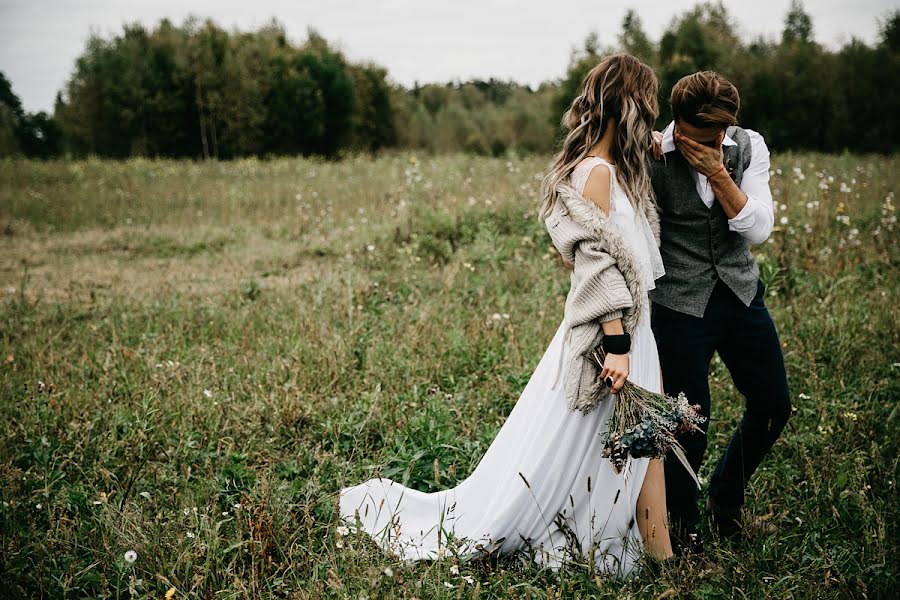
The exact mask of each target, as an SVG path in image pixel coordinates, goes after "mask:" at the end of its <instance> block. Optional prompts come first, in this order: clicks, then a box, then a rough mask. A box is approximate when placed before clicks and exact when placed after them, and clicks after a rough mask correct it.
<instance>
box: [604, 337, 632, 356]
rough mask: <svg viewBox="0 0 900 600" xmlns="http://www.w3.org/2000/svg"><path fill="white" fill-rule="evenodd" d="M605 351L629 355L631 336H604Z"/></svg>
mask: <svg viewBox="0 0 900 600" xmlns="http://www.w3.org/2000/svg"><path fill="white" fill-rule="evenodd" d="M603 349H604V350H606V352H607V353H609V354H628V351H629V350H631V336H630V335H628V334H627V333H622V334H619V335H604V336H603Z"/></svg>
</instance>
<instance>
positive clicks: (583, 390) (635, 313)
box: [544, 182, 660, 414]
mask: <svg viewBox="0 0 900 600" xmlns="http://www.w3.org/2000/svg"><path fill="white" fill-rule="evenodd" d="M557 192H558V196H557V200H556V202H555V203H554V206H553V209H552V211H551V213H550V215H549V216H548V217H547V218H546V220H545V221H544V225H545V227H546V228H547V231H548V232H549V233H550V238H551V239H552V241H553V245H554V246H555V247H556V249H557V250H558V251H559V253H560V255H562V257H563V258H564V259H565V260H566V261H568V262H569V263H572V264H574V265H575V267H574V269H573V271H572V275H571V282H572V285H571V287H570V289H569V293H568V296H567V297H566V306H565V320H566V323H567V324H568V326H569V328H570V329H569V330H568V332H567V335H566V340H567V341H568V344H569V346H568V348H567V349H566V351H565V355H566V356H565V362H564V364H563V369H562V372H563V373H564V380H565V390H566V402H567V405H568V407H569V409H570V410H581V411H582V412H583V413H585V414H587V413H589V412H590V411H591V410H593V409H594V408H596V407H597V405H598V404H599V403H600V401H602V400H604V399H605V398H607V397H608V396H609V394H610V390H609V387H608V386H607V385H606V384H605V383H604V382H603V381H600V377H599V375H600V369H599V368H598V367H597V365H596V363H595V362H594V361H593V360H592V359H591V358H590V353H591V351H592V350H594V349H596V348H598V347H599V346H600V345H601V343H602V340H603V328H602V327H601V323H602V322H605V321H610V320H613V319H616V318H621V319H622V326H623V328H624V329H625V331H626V333H629V334H631V333H634V330H635V328H636V327H637V325H638V322H639V320H640V318H641V314H642V311H643V308H644V305H645V303H646V302H648V301H649V300H648V299H647V293H646V290H645V289H644V284H643V282H642V280H641V277H640V271H639V268H640V267H639V265H638V264H637V261H636V259H635V257H634V256H633V254H632V252H631V250H630V249H629V248H628V246H627V245H626V244H625V242H624V241H623V240H622V237H621V235H620V234H619V232H618V230H617V229H616V228H615V226H614V225H612V224H611V223H610V222H609V217H608V216H607V215H606V214H605V213H604V212H603V211H602V210H601V209H600V208H599V207H598V206H597V205H596V204H595V203H594V202H593V201H591V200H589V199H587V198H585V197H584V196H582V195H581V194H580V193H579V192H578V191H577V190H576V189H575V188H574V187H572V186H571V185H570V184H568V183H566V182H562V183H560V184H559V185H558V186H557ZM643 210H644V214H645V215H646V217H647V221H648V223H649V224H650V229H651V231H652V232H653V235H654V238H655V239H656V244H657V246H658V245H659V244H660V233H659V214H658V212H657V208H656V206H655V205H654V204H653V203H652V202H649V201H647V202H644V203H643ZM564 343H566V342H564ZM554 387H555V384H554Z"/></svg>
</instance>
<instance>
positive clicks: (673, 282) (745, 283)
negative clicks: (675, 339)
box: [649, 126, 759, 317]
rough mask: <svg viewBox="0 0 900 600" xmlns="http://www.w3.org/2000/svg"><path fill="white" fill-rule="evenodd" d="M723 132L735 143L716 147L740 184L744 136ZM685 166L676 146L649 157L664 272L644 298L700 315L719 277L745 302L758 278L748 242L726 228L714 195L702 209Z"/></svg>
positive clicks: (745, 161)
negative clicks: (658, 214) (658, 209)
mask: <svg viewBox="0 0 900 600" xmlns="http://www.w3.org/2000/svg"><path fill="white" fill-rule="evenodd" d="M726 132H727V133H728V136H729V137H730V138H731V139H733V140H734V141H735V142H737V145H733V146H722V151H723V153H724V158H725V161H724V162H725V168H726V170H727V171H728V172H729V173H730V174H731V177H732V179H734V181H735V183H737V184H738V185H740V184H741V179H742V177H743V175H744V169H746V168H747V166H748V165H749V164H750V136H749V135H747V132H746V131H744V130H743V129H741V128H740V127H736V126H732V127H729V128H728V129H727V130H726ZM690 169H691V167H690V166H689V165H688V163H687V161H686V160H685V159H684V157H683V156H682V155H681V153H680V152H678V150H674V151H672V152H668V153H666V154H665V155H664V158H663V160H653V161H652V178H653V179H652V181H653V191H654V192H655V194H656V199H657V202H658V203H659V207H660V211H661V212H660V233H661V245H660V249H659V250H660V254H661V255H662V259H663V266H665V269H666V274H665V275H663V276H662V277H660V278H659V279H657V280H656V289H653V290H650V293H649V295H650V300H652V301H653V302H654V303H658V304H661V305H663V306H666V307H668V308H671V309H673V310H677V311H679V312H683V313H687V314H689V315H693V316H695V317H702V316H703V313H704V312H705V310H706V303H707V302H708V301H709V297H710V295H711V294H712V291H713V287H714V286H715V285H716V282H717V281H718V279H719V278H721V279H722V281H723V282H724V283H725V284H726V285H727V286H728V287H729V288H731V289H732V290H733V291H734V293H735V294H737V296H738V298H740V299H741V301H742V302H743V303H744V305H746V306H749V305H750V302H751V301H752V300H753V297H754V296H755V295H756V290H757V282H758V279H759V266H758V265H757V264H756V261H755V260H754V259H753V255H752V254H751V253H750V242H749V241H747V239H746V238H744V237H743V236H741V235H740V234H739V233H737V232H735V231H731V230H730V229H728V217H727V216H726V215H725V212H724V211H723V210H722V205H721V204H719V201H718V200H715V201H713V204H712V208H706V205H705V204H704V203H703V200H701V199H700V196H699V194H697V188H696V184H695V183H694V178H693V177H692V176H691V171H690Z"/></svg>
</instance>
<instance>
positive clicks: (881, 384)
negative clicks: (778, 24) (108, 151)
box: [0, 154, 900, 598]
mask: <svg viewBox="0 0 900 600" xmlns="http://www.w3.org/2000/svg"><path fill="white" fill-rule="evenodd" d="M545 163H546V159H541V158H527V159H517V158H512V159H509V160H507V159H489V158H476V157H470V156H465V155H450V156H440V157H435V158H428V159H417V157H416V156H414V155H411V154H396V155H385V156H382V157H380V158H377V159H372V158H369V157H366V156H359V157H355V158H352V159H349V160H346V161H343V162H340V163H323V162H319V161H314V160H303V159H285V160H274V161H268V162H266V161H256V160H243V161H236V162H231V163H215V162H212V163H190V162H178V161H151V160H131V161H127V162H105V161H85V162H76V163H64V162H59V163H54V162H47V163H41V162H22V161H9V160H7V161H4V162H0V231H2V235H0V248H2V251H0V267H2V268H0V286H2V287H0V298H2V301H0V323H2V325H0V369H2V378H0V417H2V420H0V499H2V504H0V544H2V546H0V594H2V595H3V596H5V597H45V598H57V597H65V598H86V597H91V598H95V597H96V598H129V597H162V595H163V594H164V593H165V591H166V590H168V589H170V588H172V587H174V588H175V589H176V595H175V597H176V598H188V597H190V598H213V597H215V598H245V597H253V598H258V597H287V598H318V597H323V596H329V597H362V596H366V597H370V598H376V597H417V598H426V597H453V598H457V597H481V598H489V597H522V598H528V597H572V596H579V597H581V596H589V595H593V597H601V598H644V597H651V596H656V595H659V594H667V595H668V596H669V597H672V596H677V597H684V596H688V597H698V598H720V597H739V598H741V597H746V598H772V597H776V598H781V597H826V598H843V597H858V598H863V597H871V598H883V597H890V596H891V595H892V594H893V593H894V589H895V588H896V587H897V585H898V581H897V570H896V565H897V563H898V560H900V556H898V552H897V549H896V548H897V543H896V541H895V540H896V538H897V534H898V530H897V523H898V519H900V511H898V503H897V497H898V495H897V479H898V435H897V433H896V432H897V426H898V422H897V415H896V413H897V410H896V407H897V399H898V397H900V386H898V375H900V352H898V342H900V330H898V311H897V310H896V306H897V303H898V300H900V280H898V276H897V275H898V272H897V267H898V254H897V242H898V235H897V233H898V228H897V224H896V222H895V221H896V219H895V214H896V213H895V209H894V191H895V190H896V189H897V184H898V180H900V176H898V174H897V173H898V167H900V164H898V159H897V157H877V156H852V155H842V156H826V155H817V154H782V155H778V156H775V157H774V159H773V165H772V168H773V177H772V186H773V190H774V193H775V198H776V201H777V203H778V204H779V207H778V211H777V213H776V223H777V230H776V231H775V232H774V233H773V235H772V237H771V239H770V241H769V242H767V243H764V244H762V245H759V246H755V247H753V251H754V254H755V256H756V258H757V259H758V260H759V261H760V263H761V267H762V268H761V272H762V277H763V279H764V281H765V283H766V285H767V287H768V289H769V291H768V295H767V298H766V302H767V304H768V306H769V309H770V311H771V312H772V315H773V317H774V319H775V322H776V325H777V327H778V330H779V334H780V336H781V339H782V341H783V343H784V354H785V359H786V362H787V366H788V376H789V383H790V387H791V392H792V399H793V403H794V406H795V411H794V415H793V417H792V418H791V420H790V422H789V424H788V427H787V429H786V430H785V432H784V434H783V437H782V439H781V440H780V441H779V442H778V444H777V445H776V447H775V448H774V450H773V452H772V453H771V454H770V455H769V457H767V459H766V461H765V462H764V463H763V465H762V467H761V468H760V470H759V471H758V474H757V475H756V477H755V478H754V480H753V481H752V483H751V486H750V489H749V492H748V506H749V508H750V509H751V510H752V511H753V512H755V513H757V514H760V515H766V514H768V515H770V517H769V519H770V521H771V522H774V523H776V524H777V525H778V526H779V528H780V531H779V533H778V534H777V535H775V536H773V537H770V538H766V539H761V540H756V541H754V542H745V543H739V544H735V545H730V544H727V543H719V542H718V541H717V540H716V539H715V538H714V537H709V541H708V547H709V550H710V554H711V557H712V558H714V559H715V560H717V561H718V562H719V564H720V565H721V566H722V567H723V572H722V573H721V574H714V575H705V576H699V575H698V574H697V573H696V572H694V571H693V570H691V568H690V567H687V566H682V567H678V568H676V569H672V570H670V571H667V572H665V573H663V575H662V576H661V577H656V578H652V577H648V576H640V577H638V578H635V579H633V580H631V581H626V582H601V581H598V580H596V579H595V578H594V577H593V576H592V575H590V574H588V573H584V572H577V571H573V572H566V573H563V574H562V577H561V578H557V577H554V576H553V575H552V574H549V573H546V572H542V571H539V570H538V569H536V568H534V567H532V566H530V565H529V564H528V563H527V561H525V560H523V559H522V558H521V557H519V558H517V557H501V558H499V559H496V560H491V561H485V562H478V563H468V564H460V565H455V563H454V560H453V559H452V557H451V558H448V559H445V560H441V561H437V562H433V563H419V564H415V565H403V564H402V563H399V562H398V561H396V560H394V559H393V558H391V557H389V556H385V555H383V554H382V553H380V552H379V550H378V549H377V548H376V547H375V546H374V544H372V543H371V541H370V540H368V539H366V538H365V537H354V536H341V535H339V534H338V533H336V525H337V521H336V514H335V504H334V501H335V494H336V492H337V490H338V488H340V487H341V486H343V485H351V484H354V483H358V482H360V481H362V480H363V479H367V478H369V477H372V476H374V475H375V474H376V473H381V474H382V475H385V476H389V477H392V478H394V479H397V480H399V481H402V482H403V483H405V484H407V485H411V486H415V487H416V488H418V489H421V490H424V491H433V490H437V489H441V488H444V487H448V486H452V485H454V484H455V482H457V481H460V480H462V479H463V478H465V477H466V476H467V475H468V474H469V473H470V472H471V470H472V468H474V466H475V464H476V463H477V461H478V459H479V458H480V456H481V455H482V454H483V453H484V451H485V449H486V448H487V447H488V445H489V444H490V443H491V441H492V439H493V437H494V436H495V435H496V432H497V430H498V429H499V427H500V426H501V425H502V423H503V421H504V419H505V417H506V415H507V414H508V413H509V411H510V410H511V408H512V406H513V405H514V404H515V401H516V399H517V398H518V394H519V393H520V392H521V390H522V388H523V387H524V385H525V383H526V382H527V381H528V379H529V377H530V375H531V373H532V371H533V369H534V367H535V366H536V364H537V362H538V360H539V358H540V357H541V355H542V353H543V352H544V350H545V349H546V347H547V344H548V343H549V341H550V338H551V337H552V335H553V333H554V332H555V331H556V328H557V327H558V326H559V323H560V321H561V319H562V316H563V302H564V299H565V294H566V291H567V288H568V271H567V270H566V269H565V268H564V267H562V266H561V264H560V263H559V262H558V259H557V258H556V256H555V254H554V253H552V252H551V248H550V241H549V236H547V234H546V232H545V231H544V229H543V227H542V226H541V225H540V224H539V223H537V221H536V220H535V218H534V215H535V211H536V207H537V201H538V199H537V193H538V185H539V179H540V176H541V174H542V170H543V169H544V168H545V166H546V164H545ZM782 205H783V206H782ZM782 219H786V222H785V223H782V222H781V221H782ZM710 382H711V389H712V395H713V409H712V412H713V414H712V423H711V427H710V452H709V454H708V456H707V460H706V462H705V465H704V467H703V469H701V472H700V476H701V478H703V480H704V481H706V479H707V478H708V476H709V473H710V471H711V468H712V466H713V464H714V462H715V460H716V459H717V458H718V456H719V455H720V453H721V452H722V450H724V447H725V445H726V443H727V441H728V438H729V436H730V435H731V432H732V430H733V428H734V427H735V425H736V424H737V421H738V419H739V418H740V414H741V410H742V407H743V404H742V397H741V396H740V394H739V393H738V392H737V391H736V390H735V389H734V386H733V385H732V383H731V379H730V377H729V376H728V373H727V370H726V369H725V368H724V366H723V365H722V363H721V361H719V360H718V357H715V359H714V362H713V365H712V367H711V371H710ZM704 487H705V485H704ZM129 550H133V551H135V552H136V554H137V558H136V560H135V561H134V562H128V561H126V559H125V553H126V551H129ZM454 565H455V566H456V569H458V570H459V573H458V574H457V571H456V569H451V567H453V566H454ZM466 576H468V577H470V578H471V583H470V580H467V579H465V578H464V577H466ZM670 590H671V591H670Z"/></svg>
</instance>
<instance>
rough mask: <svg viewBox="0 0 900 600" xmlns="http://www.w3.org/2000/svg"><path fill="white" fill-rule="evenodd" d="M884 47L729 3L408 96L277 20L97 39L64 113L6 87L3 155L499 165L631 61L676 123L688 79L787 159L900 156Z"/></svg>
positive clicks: (887, 44) (889, 18)
mask: <svg viewBox="0 0 900 600" xmlns="http://www.w3.org/2000/svg"><path fill="white" fill-rule="evenodd" d="M878 24H879V38H878V40H877V42H876V43H874V44H871V45H869V44H866V43H864V42H862V41H860V40H858V39H852V40H851V41H850V42H849V43H846V44H844V46H843V47H841V48H840V49H838V50H836V51H832V50H829V49H827V48H825V47H823V46H822V45H821V44H818V43H817V42H816V41H815V39H814V35H813V23H812V19H811V17H810V16H809V15H808V14H807V13H806V12H805V11H804V9H803V6H802V5H801V4H800V2H799V1H798V0H794V2H793V4H792V6H791V8H790V10H789V12H788V13H787V15H786V16H785V19H784V28H783V31H782V35H781V38H780V39H778V40H766V39H764V38H762V37H757V38H755V39H753V40H750V41H744V40H743V39H742V38H741V36H740V35H739V34H738V33H737V25H736V23H735V22H734V21H733V19H732V18H731V16H730V15H729V14H728V11H727V9H726V8H725V7H724V5H723V4H722V3H721V2H707V3H703V4H699V5H697V6H695V7H694V8H693V9H690V10H688V11H686V12H684V13H683V14H681V15H679V16H676V17H674V18H673V19H672V21H671V23H670V24H669V26H668V27H667V28H666V30H665V31H664V32H663V34H662V36H661V37H660V39H659V40H655V41H654V40H651V39H650V38H649V37H648V36H647V34H646V33H645V32H644V30H643V28H642V24H641V21H640V18H639V16H638V14H637V13H636V12H635V11H633V10H630V11H628V12H627V13H626V15H625V18H624V20H623V23H622V27H621V32H620V34H619V35H618V37H617V39H616V40H613V41H611V42H607V43H601V40H599V39H598V37H597V35H596V34H591V35H589V36H588V37H587V39H586V40H585V41H584V43H583V47H581V48H579V49H577V50H574V51H573V52H572V55H571V57H570V62H569V67H568V69H567V73H566V74H565V76H564V77H563V78H562V79H560V80H558V81H548V82H544V83H542V84H541V85H539V86H537V89H532V88H531V87H529V86H526V85H520V84H517V83H514V82H507V81H500V80H496V79H490V80H488V81H483V80H472V81H467V82H460V81H455V82H449V83H446V84H427V85H418V84H416V85H413V86H412V87H410V88H406V87H404V86H401V85H397V84H394V83H392V82H390V81H389V80H388V73H387V71H386V70H385V69H384V68H382V67H380V66H378V65H376V64H373V63H370V62H369V63H361V64H356V63H352V62H350V61H348V60H347V59H346V58H345V57H344V56H343V54H342V53H341V52H340V51H339V50H338V49H336V48H335V47H333V45H331V44H329V43H328V41H327V40H325V39H324V38H323V37H322V36H320V35H319V34H318V33H317V32H316V31H314V30H309V31H308V35H307V39H306V40H305V41H304V42H303V43H302V44H300V45H295V44H292V43H291V42H290V41H289V40H288V37H287V34H286V32H285V29H284V27H283V26H282V25H281V24H279V23H278V22H277V21H275V20H273V21H271V22H270V23H269V24H267V25H265V26H263V27H261V28H260V29H259V30H257V31H254V32H237V31H234V32H228V31H225V30H223V29H222V28H220V27H219V26H218V25H216V24H215V23H214V22H213V21H211V20H205V21H203V22H200V21H198V20H197V19H196V18H193V17H191V18H189V19H187V20H185V21H184V23H183V24H182V25H181V26H176V25H174V24H172V23H171V22H170V21H169V20H167V19H163V20H162V21H160V22H159V24H158V25H157V26H156V27H155V28H153V29H152V30H149V31H148V30H147V29H146V28H145V27H144V26H142V25H140V24H130V25H125V26H124V27H123V32H122V33H121V34H120V35H117V36H114V37H112V39H104V38H102V37H99V36H97V35H94V36H92V37H91V38H90V40H89V41H88V43H87V45H86V48H85V50H84V51H83V52H82V54H81V55H80V56H79V57H78V58H77V60H76V62H75V67H74V70H73V73H72V75H71V77H70V79H69V80H68V81H67V83H66V84H65V87H64V89H63V90H61V91H60V92H59V93H58V94H57V98H56V103H55V107H54V110H53V114H52V115H49V114H47V113H45V112H38V113H35V114H31V113H27V112H25V111H24V110H23V108H22V105H21V102H20V101H19V99H18V98H17V97H16V95H15V93H14V92H13V90H12V88H11V85H10V83H9V81H8V80H7V79H6V77H5V76H4V75H3V74H2V73H0V155H25V156H30V157H40V158H48V157H57V156H63V157H82V156H88V155H96V156H101V157H110V158H125V157H130V156H151V157H153V156H161V157H187V158H220V159H228V158H235V157H241V156H272V155H321V156H324V157H329V158H336V157H339V156H341V155H343V154H345V153H347V152H377V151H379V150H381V149H385V148H410V149H419V150H423V151H428V152H453V151H463V152H471V153H476V154H484V155H493V156H500V155H504V154H506V153H508V152H513V153H533V152H538V153H547V152H551V151H552V150H553V148H554V147H555V145H556V144H557V143H558V141H559V134H560V131H559V120H560V117H561V115H562V113H563V111H565V109H566V107H567V106H568V104H569V102H570V101H571V99H572V98H573V97H574V95H575V91H576V89H577V87H578V85H579V84H580V82H581V81H582V79H583V77H584V75H585V73H586V72H587V71H588V70H589V69H590V68H591V67H592V66H594V65H595V64H596V63H597V62H598V61H599V60H600V59H601V58H602V56H603V55H605V54H608V53H610V52H617V51H622V50H624V51H627V52H630V53H632V54H634V55H636V56H638V57H639V58H641V60H643V61H645V62H647V63H648V64H649V65H651V66H652V67H653V68H654V70H655V71H656V73H657V75H658V76H659V79H660V84H661V85H660V108H661V114H660V119H659V122H658V123H657V125H658V126H659V127H662V126H664V124H665V123H667V122H668V121H669V120H670V115H669V111H668V93H669V90H670V89H671V87H672V85H673V84H674V83H675V82H676V81H677V80H678V79H679V78H680V77H682V76H684V75H686V74H688V73H692V72H694V71H697V70H701V69H714V70H716V71H719V72H720V73H722V74H723V75H725V76H726V77H728V78H729V79H731V80H732V81H733V82H734V83H735V84H736V85H737V86H738V89H739V91H740V94H741V112H740V114H739V119H740V121H741V124H742V125H743V126H745V127H749V128H752V129H756V130H758V131H760V132H762V133H763V134H764V135H765V137H766V140H767V142H768V144H769V146H770V147H771V148H773V149H778V150H783V149H804V150H820V151H827V152H835V151H842V150H849V151H856V152H893V151H895V150H896V149H897V147H898V141H897V140H898V133H900V131H898V126H897V117H896V115H897V114H898V109H900V102H898V100H900V99H898V84H900V78H898V74H900V10H894V11H893V12H891V13H889V14H887V15H885V16H884V17H883V19H881V20H879V21H878Z"/></svg>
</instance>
